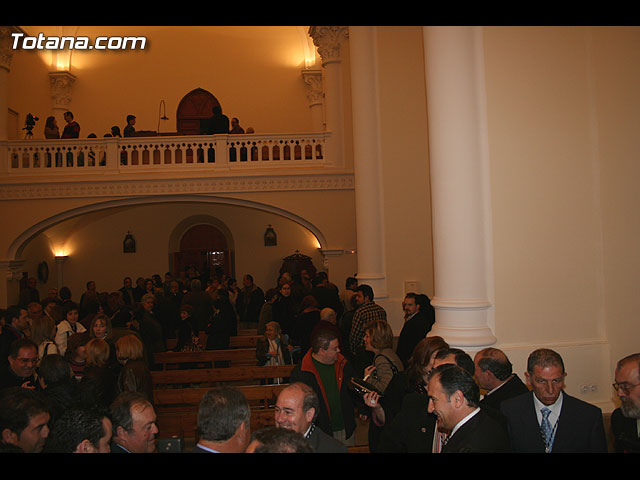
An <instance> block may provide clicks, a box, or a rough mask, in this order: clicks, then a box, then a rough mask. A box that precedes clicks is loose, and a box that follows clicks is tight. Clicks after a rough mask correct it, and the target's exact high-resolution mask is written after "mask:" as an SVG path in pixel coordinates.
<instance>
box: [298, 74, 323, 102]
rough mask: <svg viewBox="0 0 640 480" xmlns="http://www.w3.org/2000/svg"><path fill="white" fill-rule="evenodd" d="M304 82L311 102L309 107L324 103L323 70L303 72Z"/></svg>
mask: <svg viewBox="0 0 640 480" xmlns="http://www.w3.org/2000/svg"><path fill="white" fill-rule="evenodd" d="M302 81H303V82H304V90H305V94H306V95H307V100H308V101H309V106H310V107H312V106H314V105H318V104H321V103H322V100H323V98H324V90H323V88H322V70H316V69H314V70H303V71H302Z"/></svg>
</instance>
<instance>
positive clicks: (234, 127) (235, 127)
mask: <svg viewBox="0 0 640 480" xmlns="http://www.w3.org/2000/svg"><path fill="white" fill-rule="evenodd" d="M229 133H231V134H234V135H236V134H242V133H244V128H242V127H241V126H240V120H238V118H237V117H233V118H232V119H231V131H230V132H229Z"/></svg>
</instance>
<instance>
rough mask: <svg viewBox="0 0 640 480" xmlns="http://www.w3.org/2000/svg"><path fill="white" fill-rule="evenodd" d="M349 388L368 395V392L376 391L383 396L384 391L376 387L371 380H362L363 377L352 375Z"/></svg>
mask: <svg viewBox="0 0 640 480" xmlns="http://www.w3.org/2000/svg"><path fill="white" fill-rule="evenodd" d="M349 388H351V389H352V390H355V391H356V392H357V393H359V394H360V395H366V394H367V393H371V392H375V393H377V394H378V395H380V396H381V397H382V395H383V394H382V392H381V391H380V390H378V389H377V388H376V387H374V386H373V385H372V384H370V383H369V382H366V381H364V380H362V379H361V378H355V377H352V378H351V381H350V382H349Z"/></svg>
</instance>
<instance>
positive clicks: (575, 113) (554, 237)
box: [484, 27, 640, 403]
mask: <svg viewBox="0 0 640 480" xmlns="http://www.w3.org/2000/svg"><path fill="white" fill-rule="evenodd" d="M484 40H485V54H486V75H487V95H488V116H489V146H490V159H491V192H492V206H493V236H494V258H495V264H494V268H495V318H496V320H495V322H496V332H495V333H496V336H497V338H498V342H499V343H500V344H501V345H502V346H504V347H505V348H507V349H512V353H513V357H515V360H516V362H517V365H518V370H519V371H520V372H522V371H523V369H524V360H525V359H526V354H527V353H528V351H530V350H532V349H533V348H535V347H536V346H549V347H551V348H555V349H557V350H558V351H560V352H561V353H562V354H563V355H565V359H566V360H567V362H566V363H567V371H568V372H569V374H570V375H569V376H568V378H567V384H568V390H569V391H570V392H571V393H574V394H575V393H578V394H580V395H581V396H582V397H583V398H584V399H585V400H587V401H592V402H601V403H605V402H607V401H609V400H611V399H612V398H613V395H612V392H611V389H610V387H609V384H610V382H611V378H612V370H613V367H614V362H615V360H616V359H617V358H620V357H621V356H623V355H626V354H629V353H632V352H634V351H638V350H639V348H638V344H637V342H636V341H635V340H634V337H633V336H629V332H630V331H633V330H634V328H633V327H634V326H636V325H637V314H635V313H634V312H637V311H638V307H639V306H640V305H639V304H638V302H639V300H638V295H637V284H638V281H637V280H638V279H637V271H638V266H639V265H638V249H637V247H636V245H635V243H634V240H633V239H634V238H637V236H638V234H639V233H640V223H639V222H638V221H637V215H634V214H633V212H637V211H638V207H639V206H640V205H639V201H640V200H639V198H638V196H637V194H636V189H637V188H636V184H637V179H638V178H639V174H640V168H639V166H638V164H637V162H635V161H632V159H633V158H637V151H638V147H639V145H638V136H637V135H636V134H635V133H634V132H635V131H637V126H638V120H639V118H640V117H639V114H638V111H639V107H640V102H639V101H638V100H639V99H638V94H637V87H636V86H637V84H638V81H639V80H640V68H639V65H638V62H637V51H638V42H639V41H640V29H638V28H628V29H627V28H618V27H611V28H583V27H567V28H560V27H525V28H521V27H518V28H515V27H494V28H486V29H485V35H484ZM623 212H624V213H623ZM634 290H635V294H634ZM514 363H515V362H514ZM581 385H588V386H591V385H595V386H596V391H595V392H593V391H590V392H589V393H580V392H579V389H580V386H581Z"/></svg>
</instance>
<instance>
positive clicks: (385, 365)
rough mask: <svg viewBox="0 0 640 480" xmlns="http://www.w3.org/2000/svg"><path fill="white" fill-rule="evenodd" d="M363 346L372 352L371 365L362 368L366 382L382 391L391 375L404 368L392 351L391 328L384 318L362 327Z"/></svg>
mask: <svg viewBox="0 0 640 480" xmlns="http://www.w3.org/2000/svg"><path fill="white" fill-rule="evenodd" d="M364 348H365V350H367V351H369V352H373V354H374V357H373V365H369V366H368V367H366V368H365V369H364V375H365V379H366V381H367V382H369V383H370V384H372V385H373V386H374V387H376V388H377V389H378V390H379V391H380V392H384V391H385V390H386V389H387V386H388V385H389V382H390V381H391V379H392V378H393V376H394V375H395V374H396V373H398V372H401V371H403V370H404V366H403V365H402V360H400V358H399V357H398V355H396V352H394V351H393V330H391V326H390V325H389V324H388V323H387V322H386V320H374V321H372V322H370V323H368V324H367V325H365V327H364Z"/></svg>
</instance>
